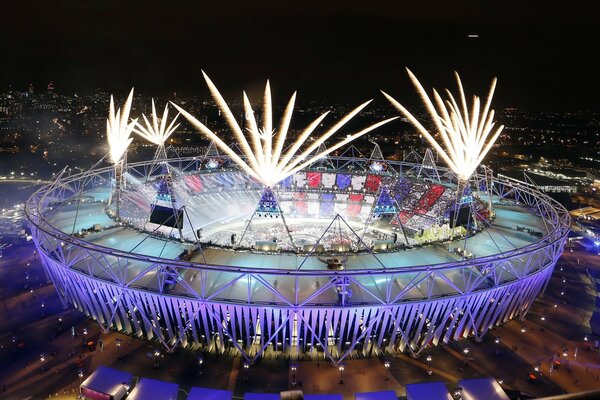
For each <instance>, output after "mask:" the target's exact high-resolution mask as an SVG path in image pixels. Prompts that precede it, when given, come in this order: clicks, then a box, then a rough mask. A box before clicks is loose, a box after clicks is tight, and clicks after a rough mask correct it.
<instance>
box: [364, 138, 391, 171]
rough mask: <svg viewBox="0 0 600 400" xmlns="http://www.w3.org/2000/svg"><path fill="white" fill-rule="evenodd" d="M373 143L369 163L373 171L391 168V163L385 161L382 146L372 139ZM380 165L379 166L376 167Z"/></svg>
mask: <svg viewBox="0 0 600 400" xmlns="http://www.w3.org/2000/svg"><path fill="white" fill-rule="evenodd" d="M371 143H372V144H373V151H372V152H371V156H370V157H369V161H368V165H369V168H370V169H371V170H372V171H376V172H382V171H387V170H389V169H391V166H390V164H388V163H387V161H385V158H383V153H382V152H381V147H379V144H377V143H376V142H373V141H371ZM376 166H378V168H376Z"/></svg>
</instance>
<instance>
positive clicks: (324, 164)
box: [309, 143, 335, 169]
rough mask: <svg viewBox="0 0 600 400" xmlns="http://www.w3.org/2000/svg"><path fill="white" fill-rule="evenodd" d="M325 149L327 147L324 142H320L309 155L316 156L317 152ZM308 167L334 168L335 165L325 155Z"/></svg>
mask: <svg viewBox="0 0 600 400" xmlns="http://www.w3.org/2000/svg"><path fill="white" fill-rule="evenodd" d="M324 151H327V147H325V143H321V144H320V145H319V147H318V148H317V150H315V151H314V152H313V153H312V154H311V155H310V156H309V157H312V156H316V155H317V154H319V153H321V152H324ZM310 168H316V169H335V165H333V161H331V158H329V156H325V157H323V158H320V159H318V160H316V161H315V162H314V163H312V164H311V165H310Z"/></svg>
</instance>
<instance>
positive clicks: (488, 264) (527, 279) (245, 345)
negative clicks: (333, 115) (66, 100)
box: [27, 157, 568, 361]
mask: <svg viewBox="0 0 600 400" xmlns="http://www.w3.org/2000/svg"><path fill="white" fill-rule="evenodd" d="M218 163H219V164H220V166H218V167H216V168H215V165H216V162H215V160H214V159H213V158H210V157H196V158H188V159H173V160H169V165H170V167H171V168H172V169H173V171H177V172H176V173H175V178H174V179H173V181H174V187H175V188H176V189H175V190H176V191H177V192H179V193H182V194H184V193H185V195H186V197H187V201H186V204H187V206H186V208H187V212H186V214H187V215H189V216H190V220H191V221H192V224H194V222H193V221H194V220H201V219H203V218H204V217H205V216H212V219H213V220H214V223H213V224H212V225H214V224H217V225H219V226H223V227H224V228H223V231H222V232H225V233H224V235H223V236H225V238H226V240H224V241H225V242H226V241H227V240H230V239H231V235H230V233H231V232H233V231H235V230H236V229H238V228H237V226H236V224H235V223H233V224H232V223H227V221H226V222H223V221H219V220H220V219H222V218H225V219H229V218H233V220H234V221H236V220H238V219H237V216H236V215H237V209H236V208H235V207H226V208H225V209H222V211H221V212H219V211H218V210H219V205H220V204H222V203H223V202H227V203H228V204H237V202H238V201H241V203H240V204H244V205H243V206H242V207H240V210H239V211H240V212H242V214H243V212H246V215H247V211H248V210H249V211H250V213H251V212H252V210H251V209H249V208H248V207H249V205H250V204H252V202H251V201H246V199H248V198H250V199H252V201H257V200H258V199H259V196H260V194H261V191H260V189H258V188H253V187H251V186H249V185H248V182H249V180H248V178H247V176H245V175H244V174H242V173H240V172H239V171H237V170H236V168H235V167H233V166H231V165H230V163H229V162H228V161H227V159H226V158H224V157H219V158H218ZM372 165H373V163H372V162H371V161H369V159H368V158H353V157H341V158H329V159H327V163H324V162H323V163H320V165H319V166H318V167H315V168H312V169H306V170H303V171H301V172H298V173H296V174H295V175H293V176H292V179H291V181H290V182H291V183H290V185H289V186H288V185H287V183H284V184H282V185H280V186H278V187H276V188H274V190H273V192H274V193H275V194H276V196H277V198H279V199H281V201H280V203H281V208H283V212H284V215H286V217H287V220H286V221H287V223H288V224H289V226H290V231H291V233H292V237H294V238H295V237H296V236H297V237H298V239H295V240H298V247H297V250H295V251H292V250H290V249H288V245H287V242H286V239H287V238H286V237H281V236H279V237H278V240H277V243H273V242H272V241H271V243H264V242H265V241H264V240H262V238H256V241H255V243H254V246H253V247H254V249H248V248H246V247H245V246H243V243H242V244H241V245H239V246H236V245H235V244H233V245H231V243H224V244H221V243H217V242H218V240H217V239H214V240H213V241H212V243H210V242H211V240H210V239H207V241H206V242H205V241H204V239H202V236H201V239H200V242H201V246H200V247H199V246H198V245H197V243H195V242H194V241H193V240H190V239H188V238H186V235H189V234H190V233H191V230H192V228H191V225H189V222H188V223H184V229H183V231H184V241H183V242H182V241H180V240H178V239H177V234H175V233H173V238H170V239H169V238H165V237H164V234H163V233H159V232H157V231H155V230H156V228H157V227H158V226H160V225H157V224H152V223H149V224H146V228H145V229H143V228H140V227H139V226H138V219H137V218H138V217H137V215H138V214H137V212H138V211H141V213H140V214H139V215H141V216H143V215H146V220H147V219H148V213H149V211H150V204H152V200H151V197H152V193H153V191H154V193H156V190H155V189H153V188H155V187H156V185H154V183H156V182H160V176H156V177H154V178H152V179H151V180H149V181H148V182H145V178H144V177H147V176H148V174H149V172H150V171H151V170H152V169H153V163H152V162H142V163H135V164H129V165H127V169H126V172H125V174H124V175H125V178H126V179H125V180H126V181H127V185H126V187H125V188H124V189H123V194H122V199H123V203H122V205H121V209H122V213H123V214H124V216H123V221H124V222H122V223H115V221H114V220H113V219H111V217H110V216H109V214H108V213H107V212H106V209H107V203H108V200H109V196H110V192H111V187H112V181H113V179H112V168H100V169H96V170H93V171H90V172H88V173H86V174H81V175H76V176H71V177H65V178H59V179H58V180H57V181H56V182H55V183H53V184H52V185H49V186H47V187H45V188H43V189H42V190H40V191H39V192H38V193H37V194H36V195H35V196H33V197H32V198H31V199H30V201H29V202H28V204H27V215H28V217H29V218H30V221H31V226H32V229H33V234H34V240H35V242H36V245H37V247H38V250H39V253H40V255H41V257H42V260H43V261H44V265H45V267H46V270H47V272H48V274H49V276H50V277H51V278H52V280H53V282H54V284H55V287H56V289H57V291H58V293H59V294H60V297H61V299H62V300H63V301H64V302H65V304H72V305H74V306H75V307H77V308H78V309H80V310H81V311H83V312H85V313H86V314H87V315H89V316H90V317H92V318H94V319H95V320H96V321H98V323H99V324H100V325H101V326H102V327H103V328H104V329H106V330H108V329H111V328H112V329H116V330H119V331H122V332H126V333H129V334H132V335H136V336H140V337H146V338H148V339H151V340H157V341H160V342H161V343H163V344H164V346H165V347H166V348H168V349H174V348H176V347H177V346H184V347H200V348H205V349H207V350H215V351H223V350H225V349H227V348H235V349H237V351H239V352H240V353H241V354H242V355H243V356H244V357H245V358H247V359H248V360H249V361H251V360H253V359H254V358H255V357H260V356H261V355H262V354H264V353H265V352H271V351H280V352H281V351H284V352H286V353H288V354H291V355H296V354H307V355H312V356H317V355H322V356H325V357H330V358H331V359H333V360H335V361H339V360H341V359H343V358H345V357H347V356H348V355H349V354H351V353H352V352H357V353H358V354H360V355H367V354H371V353H377V352H379V351H406V352H409V353H411V354H415V355H417V354H419V353H420V352H422V351H423V349H425V348H427V347H428V346H431V345H436V344H439V343H446V342H449V341H452V340H457V339H460V338H464V337H466V336H469V335H473V336H475V337H481V336H482V335H484V334H485V333H486V332H487V331H488V330H489V329H491V328H493V327H494V326H496V325H498V324H501V323H503V322H505V321H507V320H509V319H511V318H514V317H516V316H522V315H524V313H526V312H527V310H528V308H529V307H530V306H531V304H532V302H533V301H534V299H535V297H536V296H537V295H538V294H539V293H540V291H542V290H543V288H544V287H545V285H546V283H547V282H548V279H549V278H550V275H551V273H552V270H553V267H554V264H555V262H556V260H557V259H558V257H559V256H560V254H561V252H562V247H563V244H564V240H565V237H566V233H567V231H568V215H567V213H566V212H565V211H564V209H562V208H561V207H560V206H559V205H557V204H556V203H554V202H553V201H552V200H551V199H550V198H548V197H547V196H546V195H544V194H542V193H540V192H538V191H536V189H535V188H533V187H528V186H523V185H522V184H519V183H517V182H512V181H508V180H498V179H493V181H492V180H490V174H481V175H477V176H476V179H474V180H473V182H477V183H478V186H479V187H478V189H479V196H480V198H482V199H485V200H487V199H489V197H488V196H489V193H491V194H492V197H491V198H492V202H491V203H492V207H493V210H494V213H495V218H494V219H493V221H491V222H490V224H489V225H485V226H483V225H484V223H483V222H482V221H480V223H479V225H480V226H481V227H480V228H477V229H478V230H479V231H478V232H476V233H473V235H472V236H471V237H469V238H468V239H467V240H466V242H465V238H464V237H455V238H454V239H453V240H452V241H449V240H444V239H445V238H444V237H443V233H441V232H443V230H442V229H441V228H438V227H437V226H438V222H440V223H441V224H442V225H443V224H444V218H445V220H446V224H447V220H448V217H447V210H448V207H449V205H448V204H445V202H446V201H447V200H448V198H449V197H448V196H446V197H445V195H444V193H446V192H449V193H451V191H452V187H453V183H452V180H451V177H452V174H451V173H450V172H448V171H446V170H444V169H442V168H436V169H435V171H436V173H435V174H431V172H432V169H431V168H429V167H427V166H423V164H418V163H410V162H385V165H386V168H387V170H386V171H377V172H376V171H373V169H372V168H371V167H372ZM426 173H428V174H427V175H426ZM438 174H439V177H440V180H439V181H437V177H436V176H437V175H438ZM486 178H487V179H486ZM136 182H137V184H136ZM342 182H343V183H342ZM348 182H350V185H348V186H345V185H346V183H348ZM492 182H493V183H492ZM344 186H345V187H344ZM386 187H387V188H390V190H389V192H390V194H391V197H392V198H393V199H395V203H396V204H398V206H399V208H400V211H399V213H400V214H401V215H402V217H401V221H403V225H404V230H405V231H406V235H407V238H408V241H409V246H405V243H404V239H403V236H402V233H401V230H400V229H398V228H397V227H396V226H395V225H394V224H393V223H391V221H393V218H390V217H388V216H386V215H385V214H383V213H380V214H379V216H378V215H377V213H376V212H375V213H374V211H375V210H376V208H377V207H376V206H377V200H378V199H379V198H381V196H380V194H381V192H382V191H384V190H383V188H386ZM488 188H489V189H490V192H488V190H487V189H488ZM442 189H443V191H442ZM473 190H474V192H476V191H477V188H475V187H474V188H473ZM440 192H441V194H440ZM428 196H433V197H436V199H429V197H428ZM240 199H242V200H240ZM233 202H236V203H233ZM484 203H485V204H487V202H484ZM292 207H294V208H295V211H293V210H292ZM201 210H205V211H201ZM202 212H203V214H202ZM294 212H295V213H296V215H293V214H294ZM128 213H130V214H129V215H128ZM444 214H446V217H444ZM370 217H373V219H377V221H376V222H373V221H372V224H371V226H372V227H373V228H372V229H371V228H369V229H368V230H367V233H366V234H363V230H360V229H357V226H358V225H359V221H362V227H363V228H364V226H365V225H366V222H367V221H369V218H370ZM140 218H141V219H143V217H140ZM256 218H257V219H259V221H260V222H263V221H265V219H267V220H268V221H272V219H273V217H271V216H263V217H258V216H256ZM186 219H187V217H186ZM128 220H129V222H128ZM381 220H383V222H382V221H381ZM420 220H426V221H428V220H432V221H436V223H435V224H432V225H431V224H428V223H425V225H424V226H429V228H425V229H423V232H421V231H420V229H422V228H418V230H417V226H419V224H421V222H419V221H420ZM311 221H312V224H310V222H311ZM222 222H223V223H222ZM332 222H333V223H332ZM210 225H211V224H207V228H198V229H206V230H207V231H210ZM242 225H243V224H242ZM301 225H303V226H304V228H303V229H300V228H299V226H301ZM240 226H241V225H240ZM340 227H341V228H340ZM350 228H351V229H350ZM251 229H253V230H254V231H259V232H260V231H261V224H260V223H259V224H257V225H256V227H254V228H251ZM459 229H460V228H459ZM463 229H464V228H463ZM171 230H173V229H172V228H171ZM214 230H215V231H218V229H216V228H215V229H214ZM319 230H320V233H321V235H319V233H318V231H319ZM282 231H283V230H279V231H278V232H279V233H281V232H282ZM324 232H331V233H332V235H331V237H329V238H328V239H327V240H325V241H319V239H320V238H321V236H323V238H327V237H328V236H329V235H327V234H325V235H323V233H324ZM340 232H341V233H340ZM436 232H437V234H438V235H442V236H439V237H438V239H439V240H440V241H439V242H437V243H428V241H431V240H434V238H435V236H434V235H435V234H436ZM447 232H449V231H447ZM463 233H464V230H463ZM338 235H341V236H338ZM394 235H395V237H396V240H395V241H394ZM216 236H218V235H216ZM216 236H215V235H213V236H209V238H210V237H216ZM339 237H341V240H338V239H339ZM279 242H281V246H278V243H279ZM464 243H467V248H466V252H465V251H464ZM310 244H312V246H311V245H310ZM261 246H264V247H265V249H264V250H262V249H260V247H261ZM457 248H460V249H461V251H460V252H459V251H457ZM334 260H338V261H339V262H340V263H341V264H343V268H342V269H337V266H336V265H335V261H334ZM332 264H333V265H332Z"/></svg>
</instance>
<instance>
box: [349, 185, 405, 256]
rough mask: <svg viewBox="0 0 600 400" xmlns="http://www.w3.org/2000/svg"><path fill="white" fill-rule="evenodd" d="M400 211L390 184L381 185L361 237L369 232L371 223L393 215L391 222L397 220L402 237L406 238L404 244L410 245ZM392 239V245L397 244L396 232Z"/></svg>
mask: <svg viewBox="0 0 600 400" xmlns="http://www.w3.org/2000/svg"><path fill="white" fill-rule="evenodd" d="M399 212H400V207H399V206H398V203H397V202H396V199H394V197H393V196H392V194H391V192H390V189H389V187H388V185H381V186H380V187H379V191H378V196H377V201H375V202H374V203H373V206H372V207H371V212H370V213H369V216H368V217H367V221H366V223H365V227H364V229H363V232H362V236H361V237H362V238H364V236H365V235H366V233H367V230H368V229H369V226H371V224H372V223H373V222H374V221H376V220H379V219H381V218H382V217H391V220H392V221H391V222H395V223H396V224H397V225H398V227H399V229H400V233H401V235H402V239H404V244H405V245H406V246H409V243H408V238H407V237H406V232H405V231H404V226H403V224H402V222H401V221H400V216H399ZM391 241H392V242H393V244H392V246H395V244H396V243H397V241H398V235H397V234H395V233H394V234H393V235H392V240H391ZM382 246H383V244H382Z"/></svg>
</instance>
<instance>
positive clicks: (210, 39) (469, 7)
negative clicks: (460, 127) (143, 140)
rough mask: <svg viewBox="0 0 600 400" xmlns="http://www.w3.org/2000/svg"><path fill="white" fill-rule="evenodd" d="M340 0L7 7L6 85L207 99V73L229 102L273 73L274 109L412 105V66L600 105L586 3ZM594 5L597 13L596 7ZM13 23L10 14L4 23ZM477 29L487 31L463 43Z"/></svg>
mask: <svg viewBox="0 0 600 400" xmlns="http://www.w3.org/2000/svg"><path fill="white" fill-rule="evenodd" d="M369 6H370V7H369V8H368V9H365V7H364V4H363V5H362V7H361V6H358V5H352V4H346V3H345V2H342V1H339V2H338V1H331V2H327V3H323V4H321V3H318V2H306V1H305V2H298V3H294V4H288V5H287V6H286V7H281V6H280V5H279V6H278V4H277V3H276V2H262V3H261V4H260V5H252V4H249V3H241V4H239V5H235V6H233V5H231V4H217V3H210V4H200V3H190V2H186V1H176V2H171V3H169V4H167V3H161V2H150V3H149V2H139V1H134V2H128V3H126V4H121V3H120V2H118V3H117V2H110V3H106V2H104V3H95V2H93V3H92V2H89V3H88V2H85V3H81V2H77V3H76V2H69V1H66V0H60V1H57V2H52V3H46V2H40V3H38V4H36V5H35V7H31V5H29V4H25V3H23V2H20V3H19V2H11V3H10V4H9V5H7V6H6V7H5V14H4V16H5V18H4V19H5V20H6V21H3V23H2V24H0V46H1V47H2V48H3V52H4V57H3V58H4V59H5V63H4V64H3V66H2V68H1V69H0V70H1V71H2V72H0V90H2V91H4V90H6V89H8V87H9V86H11V87H12V88H13V89H16V90H25V89H26V88H27V86H28V85H29V84H30V83H32V84H33V85H34V87H35V88H36V89H37V90H39V89H43V88H45V86H46V85H47V83H48V82H49V81H54V83H55V86H56V88H57V91H58V92H61V93H73V92H79V93H86V92H91V91H93V90H95V89H97V88H101V89H102V90H106V91H110V92H113V93H115V94H117V95H124V94H125V93H126V91H127V90H128V89H129V88H130V87H132V86H134V87H136V90H137V91H138V92H141V93H144V94H148V95H153V96H161V97H165V96H169V95H171V94H172V93H173V92H177V94H178V95H180V96H190V95H193V96H198V97H207V98H208V91H207V90H206V87H205V85H204V82H203V80H202V74H201V72H200V71H201V70H204V71H206V72H207V73H208V74H209V76H210V77H211V78H212V79H213V81H214V82H215V84H216V85H217V86H218V87H219V89H220V90H222V92H223V93H224V94H225V95H226V96H227V97H228V98H231V99H238V98H241V97H240V96H241V91H242V90H246V91H248V92H249V93H250V94H251V95H252V94H254V95H255V96H256V95H258V92H259V91H260V90H262V86H263V85H264V81H265V80H266V79H267V78H269V79H271V82H272V85H273V88H274V95H275V96H276V100H275V101H276V103H279V102H283V101H285V100H286V99H287V98H288V96H289V95H290V94H291V92H292V91H294V90H298V92H299V101H301V102H309V101H323V102H348V103H354V102H358V101H363V100H365V99H368V98H379V97H380V94H379V90H380V89H383V90H385V91H387V92H389V93H390V94H392V95H394V96H395V97H396V98H398V99H399V100H400V101H405V102H407V103H409V104H410V103H417V102H418V96H417V95H416V93H415V91H414V89H413V88H412V86H411V84H410V82H409V80H408V77H407V75H406V72H405V70H404V68H405V67H409V68H411V69H412V71H413V72H414V73H415V74H416V75H417V76H418V77H419V79H420V80H421V82H422V83H423V85H424V86H425V87H426V88H431V87H435V88H438V89H443V88H446V87H448V88H451V89H454V88H455V82H454V77H453V71H454V70H457V71H458V72H459V73H460V74H461V76H462V78H463V82H464V83H465V86H466V89H467V92H468V93H469V94H474V93H476V94H480V95H484V94H485V93H486V92H487V88H488V86H489V83H490V81H491V79H492V78H493V77H494V76H498V79H499V82H498V88H497V91H496V97H495V102H494V105H495V107H496V108H501V107H517V108H528V109H535V110H556V111H571V110H592V111H594V110H600V100H599V99H598V97H597V95H596V93H597V92H598V91H599V90H598V89H600V85H599V83H598V80H597V79H595V74H596V65H595V64H594V63H592V62H590V61H589V60H590V58H591V52H592V51H594V49H595V47H596V46H597V43H598V39H599V37H600V35H599V34H598V32H597V29H596V28H595V25H596V22H597V19H598V18H597V17H596V15H597V14H596V13H595V11H593V10H591V9H584V8H583V7H582V8H579V9H575V7H572V8H567V7H565V6H564V4H562V5H559V4H548V3H546V2H541V1H536V2H529V3H528V4H521V2H516V1H508V2H506V1H504V2H500V1H492V2H488V3H486V6H483V5H482V4H481V3H479V2H476V1H466V0H463V1H459V2H454V3H453V4H447V3H445V2H442V1H428V2H424V3H422V4H419V5H415V4H410V5H407V4H400V3H398V4H396V3H393V4H387V3H386V2H377V1H376V2H370V3H369ZM590 8H591V7H590ZM7 17H8V18H7ZM469 34H478V35H479V38H469V37H468V35H469Z"/></svg>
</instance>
